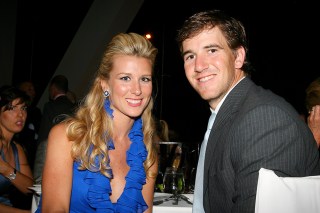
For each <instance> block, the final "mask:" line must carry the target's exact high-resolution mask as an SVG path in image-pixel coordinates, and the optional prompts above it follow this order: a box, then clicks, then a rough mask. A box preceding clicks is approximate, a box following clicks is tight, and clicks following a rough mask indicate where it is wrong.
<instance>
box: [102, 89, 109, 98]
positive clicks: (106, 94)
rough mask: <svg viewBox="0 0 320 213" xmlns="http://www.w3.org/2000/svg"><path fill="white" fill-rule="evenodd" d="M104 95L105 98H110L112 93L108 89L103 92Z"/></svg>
mask: <svg viewBox="0 0 320 213" xmlns="http://www.w3.org/2000/svg"><path fill="white" fill-rule="evenodd" d="M103 95H104V97H105V98H108V97H109V95H110V93H109V91H108V90H106V91H104V92H103Z"/></svg>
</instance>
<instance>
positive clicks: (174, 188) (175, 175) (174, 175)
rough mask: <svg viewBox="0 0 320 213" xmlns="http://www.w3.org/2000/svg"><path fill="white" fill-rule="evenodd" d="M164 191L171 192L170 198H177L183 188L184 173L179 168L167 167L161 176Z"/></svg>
mask: <svg viewBox="0 0 320 213" xmlns="http://www.w3.org/2000/svg"><path fill="white" fill-rule="evenodd" d="M163 184H164V189H163V190H164V192H166V193H170V194H172V195H173V196H172V199H173V200H176V204H178V203H177V202H178V200H179V198H180V194H182V193H183V192H184V190H185V181H184V174H183V170H182V169H181V168H174V167H167V168H166V171H165V173H164V177H163Z"/></svg>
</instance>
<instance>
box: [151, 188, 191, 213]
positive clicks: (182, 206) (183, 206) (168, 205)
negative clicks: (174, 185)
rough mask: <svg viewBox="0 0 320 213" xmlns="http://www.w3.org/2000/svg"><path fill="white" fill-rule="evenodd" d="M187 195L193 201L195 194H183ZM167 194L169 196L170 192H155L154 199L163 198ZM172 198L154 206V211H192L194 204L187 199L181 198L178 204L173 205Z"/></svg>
mask: <svg viewBox="0 0 320 213" xmlns="http://www.w3.org/2000/svg"><path fill="white" fill-rule="evenodd" d="M183 195H184V196H185V197H187V198H189V200H190V201H191V202H193V194H183ZM165 196H167V197H169V196H170V194H167V193H157V192H156V193H155V194H154V200H159V199H160V200H161V199H163V198H164V197H165ZM172 202H173V201H172V200H169V201H165V202H163V203H162V204H160V205H154V206H153V213H191V212H192V204H189V203H187V202H186V201H184V200H182V199H179V202H178V205H173V204H172Z"/></svg>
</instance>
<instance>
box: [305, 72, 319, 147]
mask: <svg viewBox="0 0 320 213" xmlns="http://www.w3.org/2000/svg"><path fill="white" fill-rule="evenodd" d="M305 103H306V108H307V110H308V112H309V115H308V118H307V122H308V126H309V128H310V129H311V131H312V134H313V136H314V138H315V139H316V141H317V144H318V147H319V146H320V77H319V78H317V79H315V80H314V81H312V82H311V83H310V84H309V86H308V88H307V89H306V100H305Z"/></svg>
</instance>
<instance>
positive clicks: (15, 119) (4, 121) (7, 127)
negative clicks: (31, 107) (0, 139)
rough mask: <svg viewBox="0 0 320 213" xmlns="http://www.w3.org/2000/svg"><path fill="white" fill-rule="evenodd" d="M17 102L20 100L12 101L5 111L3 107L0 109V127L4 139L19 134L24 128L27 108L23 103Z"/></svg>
mask: <svg viewBox="0 0 320 213" xmlns="http://www.w3.org/2000/svg"><path fill="white" fill-rule="evenodd" d="M19 102H20V99H14V100H13V101H12V103H11V106H10V107H9V109H8V110H5V106H3V107H2V108H1V111H0V127H1V130H2V133H3V134H4V136H5V137H6V136H7V135H8V136H9V135H13V134H15V133H18V132H20V131H21V130H22V129H23V127H24V124H25V121H26V118H27V107H26V104H25V103H19Z"/></svg>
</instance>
